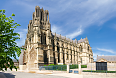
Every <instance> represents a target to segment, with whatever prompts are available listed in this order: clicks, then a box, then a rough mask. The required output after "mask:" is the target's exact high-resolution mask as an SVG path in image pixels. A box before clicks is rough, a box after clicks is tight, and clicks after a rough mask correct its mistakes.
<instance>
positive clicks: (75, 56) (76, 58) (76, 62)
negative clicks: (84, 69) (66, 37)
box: [75, 51, 77, 64]
mask: <svg viewBox="0 0 116 78" xmlns="http://www.w3.org/2000/svg"><path fill="white" fill-rule="evenodd" d="M75 64H77V51H75Z"/></svg>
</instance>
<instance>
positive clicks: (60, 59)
mask: <svg viewBox="0 0 116 78" xmlns="http://www.w3.org/2000/svg"><path fill="white" fill-rule="evenodd" d="M23 47H24V48H26V50H24V55H23V59H24V60H23V64H24V65H26V67H27V68H38V67H39V66H40V65H44V64H58V63H63V64H66V63H67V61H69V63H72V64H77V63H79V62H81V63H82V64H87V63H90V62H93V52H92V49H91V47H90V45H89V41H88V39H87V37H86V38H84V39H82V38H81V39H80V40H77V39H75V40H71V39H69V38H66V37H64V36H61V35H58V34H56V33H52V32H51V25H50V22H49V12H48V10H45V11H44V10H43V8H42V9H40V7H39V6H36V7H35V12H33V17H32V20H30V21H29V25H28V33H27V38H26V40H25V45H24V46H23Z"/></svg>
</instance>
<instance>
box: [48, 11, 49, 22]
mask: <svg viewBox="0 0 116 78" xmlns="http://www.w3.org/2000/svg"><path fill="white" fill-rule="evenodd" d="M48 21H49V12H48Z"/></svg>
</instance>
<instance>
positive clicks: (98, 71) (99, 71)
mask: <svg viewBox="0 0 116 78" xmlns="http://www.w3.org/2000/svg"><path fill="white" fill-rule="evenodd" d="M83 72H96V73H116V71H104V70H97V71H96V70H92V71H91V70H83Z"/></svg>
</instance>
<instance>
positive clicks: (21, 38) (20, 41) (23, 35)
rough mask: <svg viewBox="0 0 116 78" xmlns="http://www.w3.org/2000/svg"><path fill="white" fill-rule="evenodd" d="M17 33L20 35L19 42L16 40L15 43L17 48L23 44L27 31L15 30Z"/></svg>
mask: <svg viewBox="0 0 116 78" xmlns="http://www.w3.org/2000/svg"><path fill="white" fill-rule="evenodd" d="M17 31H18V32H17V33H19V34H20V40H17V41H16V43H17V45H18V46H19V47H21V46H22V45H24V43H25V39H26V33H27V29H17Z"/></svg>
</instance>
